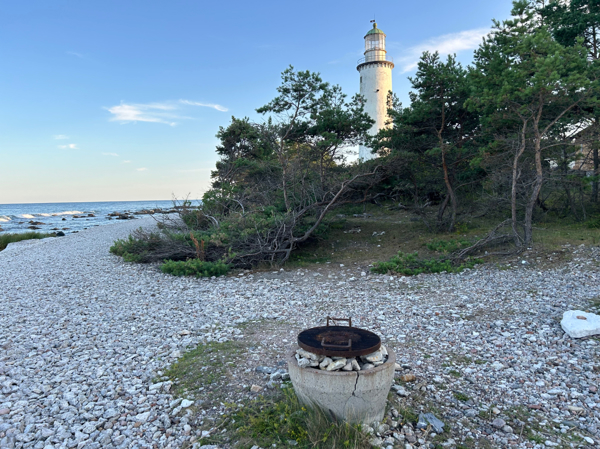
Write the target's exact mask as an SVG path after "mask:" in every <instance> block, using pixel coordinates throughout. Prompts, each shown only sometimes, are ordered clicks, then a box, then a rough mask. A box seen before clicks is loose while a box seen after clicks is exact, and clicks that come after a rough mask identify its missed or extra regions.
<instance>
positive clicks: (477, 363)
mask: <svg viewBox="0 0 600 449" xmlns="http://www.w3.org/2000/svg"><path fill="white" fill-rule="evenodd" d="M473 363H475V364H476V365H485V364H486V363H487V362H486V361H485V360H481V359H477V360H475V361H474V362H473Z"/></svg>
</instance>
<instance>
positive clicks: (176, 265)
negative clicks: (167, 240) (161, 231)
mask: <svg viewBox="0 0 600 449" xmlns="http://www.w3.org/2000/svg"><path fill="white" fill-rule="evenodd" d="M229 268H230V266H229V265H227V264H226V263H224V262H220V261H219V262H206V261H203V260H200V259H188V260H185V261H182V260H178V261H175V260H167V261H165V263H163V264H162V265H161V266H160V269H161V271H162V272H163V273H167V274H172V275H173V276H196V277H198V278H199V277H211V276H223V275H224V274H227V272H228V271H229Z"/></svg>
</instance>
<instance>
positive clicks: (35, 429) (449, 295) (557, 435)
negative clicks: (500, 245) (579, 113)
mask: <svg viewBox="0 0 600 449" xmlns="http://www.w3.org/2000/svg"><path fill="white" fill-rule="evenodd" d="M152 223H153V221H152V219H149V218H143V219H140V220H135V221H132V222H125V223H118V224H114V225H107V226H102V227H98V228H94V229H88V230H86V231H83V232H80V233H78V234H72V235H68V236H67V237H63V238H56V239H46V240H43V241H32V242H23V243H21V244H18V245H9V247H8V248H7V249H6V250H5V251H2V252H0V285H1V286H2V289H1V291H0V387H1V390H0V448H22V447H23V448H29V447H33V448H40V449H41V448H71V447H77V448H79V449H83V448H86V449H87V448H112V447H115V448H133V447H136V448H138V447H139V448H142V447H159V448H167V447H171V448H178V447H182V446H184V445H186V444H188V443H189V442H190V440H192V442H193V440H194V439H195V438H196V436H197V435H198V434H200V432H201V430H200V427H201V425H202V424H204V425H206V423H205V422H204V421H207V422H208V420H206V419H203V418H207V417H208V415H210V414H211V413H212V414H213V415H216V414H218V413H220V410H219V409H215V410H212V411H206V410H205V411H203V414H200V415H199V416H197V415H196V414H195V413H194V414H192V413H191V410H193V409H195V407H191V408H189V409H188V408H187V407H189V406H190V405H192V403H193V399H194V398H190V399H191V400H190V401H187V400H184V401H183V402H181V398H180V399H179V400H175V398H174V397H173V396H172V394H171V393H170V388H171V383H170V382H158V383H153V380H156V377H157V376H161V375H162V370H163V369H164V368H165V367H166V366H167V365H168V364H170V363H172V362H173V361H175V360H176V359H177V358H178V357H180V356H181V354H182V352H183V351H185V349H186V348H187V347H193V346H195V345H196V344H197V343H199V342H203V341H211V340H218V341H225V340H228V339H234V338H235V339H238V340H242V341H243V340H244V338H245V336H244V335H243V334H244V333H245V332H246V331H247V329H248V325H247V324H246V326H242V327H239V328H238V327H236V326H238V325H240V324H242V323H248V322H250V326H251V325H252V322H258V321H259V320H265V319H266V320H269V321H270V322H274V323H278V326H279V329H280V331H279V333H280V334H281V335H290V338H289V340H288V339H283V338H277V339H270V340H269V339H267V340H268V341H266V342H265V344H264V345H263V346H258V347H253V348H252V350H251V351H249V354H248V359H247V361H246V363H245V364H240V366H238V367H237V369H238V370H239V372H238V373H237V374H236V375H237V376H238V377H236V379H237V380H238V382H239V384H240V385H241V384H243V383H245V382H246V378H248V379H249V380H253V379H254V381H255V382H260V381H262V382H263V383H264V384H266V383H267V380H268V376H267V375H263V374H260V373H256V371H255V370H254V368H256V367H257V366H259V365H270V364H275V362H276V360H275V359H274V358H273V354H274V353H277V354H280V355H279V356H278V359H283V358H284V356H285V353H286V351H290V350H291V349H293V341H294V334H295V333H297V332H298V330H300V329H302V328H305V327H308V326H314V325H321V324H322V323H323V318H324V317H325V316H326V315H330V316H351V317H352V318H353V322H354V323H355V324H356V325H357V326H360V327H364V328H367V329H370V330H373V331H375V332H377V333H379V334H380V335H381V336H382V339H383V340H384V342H385V343H386V344H387V345H388V346H389V347H391V348H394V349H395V351H396V354H397V358H398V362H399V363H400V364H401V365H402V367H403V371H399V372H398V378H399V379H400V376H403V375H406V374H414V375H415V377H416V381H414V382H407V383H400V384H399V385H400V386H399V387H398V388H396V389H397V390H398V393H399V395H398V397H397V398H398V400H399V401H400V402H399V404H397V405H396V408H401V407H410V408H411V409H412V410H414V411H416V412H417V413H418V412H419V411H424V412H426V411H432V412H434V414H435V415H436V416H437V417H438V418H440V419H441V420H442V421H444V423H446V424H447V425H448V426H449V427H450V429H451V430H450V434H449V435H450V437H448V435H446V437H445V440H446V441H445V442H443V443H441V444H444V445H445V447H456V446H457V445H458V444H463V447H464V446H465V445H466V447H470V446H473V447H486V444H488V443H489V444H488V445H487V447H505V446H506V447H552V446H555V447H559V446H560V447H579V446H588V447H600V433H599V429H600V397H599V396H598V380H599V378H600V361H599V359H598V353H599V348H600V344H599V343H600V342H599V341H598V340H597V339H595V338H589V339H583V340H572V339H570V338H569V337H568V336H566V335H565V334H564V332H563V331H562V330H561V328H560V324H559V321H560V318H561V316H562V313H563V312H564V311H565V310H568V309H574V308H581V309H583V310H592V309H593V307H594V305H595V303H594V302H593V301H592V302H590V300H594V299H596V300H597V299H598V298H599V296H600V273H599V270H598V266H599V261H600V250H599V248H597V247H595V248H572V247H566V248H565V249H564V251H563V253H564V254H563V256H564V255H565V254H566V255H567V256H566V257H564V259H565V261H564V262H561V264H559V265H555V266H553V267H550V268H544V267H543V266H542V265H541V264H537V263H536V261H534V260H533V261H531V262H530V263H527V264H521V263H519V264H513V265H515V267H514V268H510V269H499V268H498V267H494V266H481V267H479V268H477V269H475V270H467V271H465V272H464V273H461V274H452V275H449V274H439V275H420V276H417V277H414V278H405V277H390V276H382V275H372V274H370V273H369V272H368V269H367V267H361V266H358V265H353V266H351V267H342V266H339V265H338V266H334V265H333V264H327V265H323V266H322V268H318V269H315V270H304V269H300V270H292V271H277V272H269V271H267V272H257V273H253V274H248V273H246V274H243V275H235V276H229V277H226V278H220V279H201V280H197V279H182V278H176V277H172V276H168V275H164V274H162V273H160V272H158V270H157V268H156V266H142V265H136V264H126V263H123V262H122V261H121V259H120V258H118V257H116V256H113V255H111V254H109V253H108V248H109V246H110V244H111V243H112V242H113V241H114V239H115V238H119V237H124V236H126V235H127V234H128V233H129V232H130V231H131V230H133V229H135V228H137V227H139V226H140V225H144V226H150V225H152ZM257 326H258V324H257ZM240 329H241V330H240ZM261 351H262V353H261ZM274 351H275V352H274ZM250 352H251V354H250ZM249 363H250V364H251V365H250V366H248V364H249ZM252 364H254V365H252ZM249 368H252V369H249ZM244 376H246V378H245V377H244ZM252 376H254V377H252ZM263 376H264V377H263ZM409 377H412V376H409ZM256 379H258V380H256ZM261 386H265V385H261ZM238 387H239V386H238ZM237 394H238V396H239V397H238V399H240V398H241V397H242V396H244V397H245V396H251V395H253V394H254V393H251V392H250V391H249V390H247V389H244V388H242V389H241V391H240V390H238V393H237ZM213 417H214V416H213ZM391 422H392V427H391V428H390V429H387V428H385V426H384V427H383V428H380V429H377V431H380V434H381V435H379V436H377V438H379V440H376V442H378V443H380V444H382V445H383V446H390V445H397V446H399V447H407V448H410V447H419V446H421V447H427V446H429V443H430V442H431V441H433V440H434V435H433V434H431V433H422V432H419V431H414V430H413V429H410V428H408V427H407V426H405V428H401V427H400V428H394V423H395V421H393V420H392V421H391ZM529 427H534V428H535V429H537V430H538V433H537V434H536V435H537V437H536V439H537V440H540V439H541V441H539V442H534V441H530V440H529V439H527V438H526V437H527V434H526V433H525V432H522V429H525V428H529ZM482 438H483V439H485V441H484V440H482ZM570 438H573V439H572V440H571V439H570ZM486 441H487V442H488V443H486ZM407 444H408V445H407ZM196 445H197V444H196Z"/></svg>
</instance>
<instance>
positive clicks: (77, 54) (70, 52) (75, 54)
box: [67, 51, 83, 59]
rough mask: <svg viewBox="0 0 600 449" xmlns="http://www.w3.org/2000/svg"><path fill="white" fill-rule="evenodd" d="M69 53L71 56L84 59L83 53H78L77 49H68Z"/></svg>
mask: <svg viewBox="0 0 600 449" xmlns="http://www.w3.org/2000/svg"><path fill="white" fill-rule="evenodd" d="M67 54H68V55H71V56H76V57H78V58H80V59H83V55H82V54H81V53H77V52H76V51H68V52H67Z"/></svg>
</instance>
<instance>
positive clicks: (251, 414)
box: [230, 385, 371, 449]
mask: <svg viewBox="0 0 600 449" xmlns="http://www.w3.org/2000/svg"><path fill="white" fill-rule="evenodd" d="M230 418H232V420H231V422H232V423H233V424H231V425H230V428H231V429H232V430H233V431H234V436H233V439H234V440H242V441H243V442H244V443H245V446H248V447H250V446H252V445H258V446H260V447H271V445H277V446H278V447H279V446H284V447H285V446H288V445H289V441H295V442H296V446H295V447H297V448H298V449H309V448H310V449H313V448H323V449H325V448H327V449H370V448H371V445H370V444H369V438H370V437H369V436H368V435H367V434H365V433H363V432H362V431H361V428H360V426H358V425H350V424H348V423H347V422H344V421H335V422H334V421H332V420H331V419H330V418H329V417H328V415H327V414H326V413H325V412H323V411H322V410H319V409H315V408H312V407H306V406H303V405H302V404H300V402H299V401H298V398H297V397H296V394H295V393H294V389H293V388H292V387H291V386H290V385H288V386H285V387H284V388H282V390H281V393H279V394H278V395H277V396H274V397H267V398H265V397H261V398H259V399H258V400H256V401H253V402H252V403H250V404H248V405H247V406H245V407H240V408H237V409H235V410H233V411H232V413H231V414H230Z"/></svg>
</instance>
